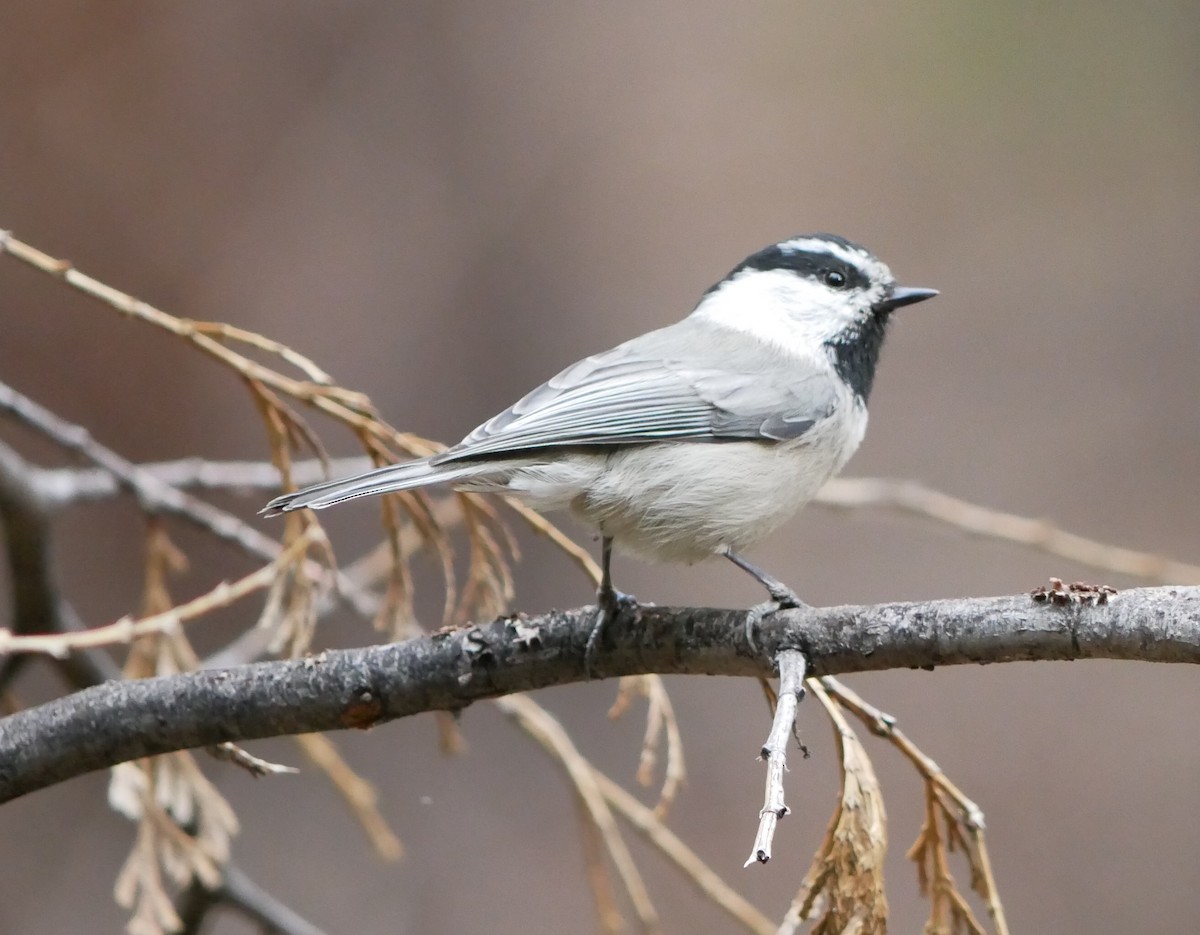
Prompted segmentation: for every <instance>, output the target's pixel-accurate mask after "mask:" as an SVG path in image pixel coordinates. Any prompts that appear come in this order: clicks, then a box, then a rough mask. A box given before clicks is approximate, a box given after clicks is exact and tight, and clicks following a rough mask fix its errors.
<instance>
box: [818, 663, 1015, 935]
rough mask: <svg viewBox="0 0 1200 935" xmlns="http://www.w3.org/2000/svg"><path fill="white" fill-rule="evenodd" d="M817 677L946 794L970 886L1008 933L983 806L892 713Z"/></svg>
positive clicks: (1002, 931)
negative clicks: (964, 846) (962, 841)
mask: <svg viewBox="0 0 1200 935" xmlns="http://www.w3.org/2000/svg"><path fill="white" fill-rule="evenodd" d="M820 681H821V684H822V685H823V686H824V687H825V688H826V689H827V690H828V691H829V692H830V693H831V694H833V695H834V696H835V697H836V698H837V700H838V703H839V704H841V705H842V706H843V707H845V708H846V709H847V710H849V711H850V712H851V713H853V714H854V715H855V716H856V717H857V718H858V719H859V720H861V721H862V722H863V723H864V724H866V725H867V726H868V727H869V728H870V729H871V731H872V733H874V734H876V735H877V736H879V737H883V738H885V739H886V740H888V741H889V742H890V743H891V744H892V745H893V746H894V747H896V749H897V750H899V751H900V752H901V753H902V754H904V756H905V757H906V758H907V759H908V761H909V762H910V763H912V765H913V767H914V768H915V769H916V770H917V773H918V774H920V776H921V778H923V779H924V780H925V782H926V784H927V786H929V787H931V788H933V789H936V790H937V791H938V792H939V793H940V795H942V796H945V797H947V798H949V799H950V800H951V801H952V802H953V803H954V805H955V806H957V809H958V813H959V821H960V823H961V824H962V826H963V827H964V828H965V829H966V832H967V837H968V839H969V842H970V846H969V849H968V853H967V859H968V861H969V862H970V864H971V876H972V886H973V887H974V889H975V890H976V891H977V892H978V893H979V894H980V896H982V897H983V901H984V903H985V904H986V905H987V909H988V914H989V915H990V916H991V917H992V925H993V926H994V928H995V930H996V933H997V935H1008V932H1009V929H1008V921H1007V919H1006V918H1005V915H1004V905H1003V903H1002V902H1001V901H1000V891H999V889H998V888H997V886H996V878H995V876H994V875H993V873H992V862H991V858H990V857H989V856H988V849H987V842H986V840H985V838H984V818H983V810H982V809H980V807H979V806H978V805H976V804H975V803H974V802H973V801H972V800H971V799H969V798H967V796H966V795H965V794H964V793H963V792H962V790H961V789H959V788H958V786H956V785H955V784H954V783H953V782H951V781H950V778H949V777H948V776H947V775H946V774H945V773H944V772H942V770H941V767H939V766H938V765H937V763H935V762H934V761H933V760H932V759H930V758H929V756H927V755H926V754H925V753H924V752H923V751H922V750H921V749H920V748H919V747H917V745H916V744H915V743H913V742H912V741H911V740H910V739H909V738H908V736H907V735H906V734H905V733H904V731H902V730H900V728H899V727H898V726H897V725H896V719H895V718H894V717H892V716H891V715H890V714H885V713H884V712H883V711H881V710H879V709H878V708H876V707H875V706H874V705H872V704H871V703H870V702H868V701H866V700H864V699H863V698H862V697H861V696H860V695H859V694H858V693H857V692H855V691H853V690H852V689H851V688H849V687H848V686H846V685H844V684H843V683H842V682H840V681H839V680H838V679H835V678H834V677H833V676H828V675H827V676H825V677H824V678H822V679H821V680H820ZM947 812H949V809H947Z"/></svg>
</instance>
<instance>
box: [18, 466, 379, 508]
mask: <svg viewBox="0 0 1200 935" xmlns="http://www.w3.org/2000/svg"><path fill="white" fill-rule="evenodd" d="M374 466H375V465H374V462H372V461H371V459H370V458H367V457H355V458H334V459H333V460H331V461H330V462H329V463H328V465H325V464H323V463H322V462H321V461H320V460H319V459H317V458H309V459H307V460H304V461H294V462H292V466H291V469H292V480H293V481H294V482H295V483H296V484H299V485H301V486H304V485H307V484H316V483H319V482H320V481H323V480H327V479H328V478H330V477H342V476H344V475H348V474H360V473H362V472H363V471H369V470H370V469H371V468H372V467H374ZM327 467H328V470H326V468H327ZM138 468H139V469H140V470H142V471H145V472H146V473H147V474H149V475H151V476H153V477H155V478H157V479H158V480H160V481H162V482H163V483H164V484H170V485H171V486H172V487H176V488H178V489H180V490H205V491H212V490H232V491H236V492H239V493H250V492H256V493H262V492H271V493H277V492H278V491H279V468H277V467H275V465H274V464H271V463H270V462H269V461H207V460H205V459H204V458H181V459H179V460H177V461H159V462H154V463H150V464H139V465H138ZM30 480H31V482H32V484H33V486H34V488H35V489H36V490H37V491H38V493H39V494H41V495H42V497H44V498H45V500H46V503H47V505H48V506H49V507H51V508H53V509H61V508H62V507H64V506H67V505H69V504H72V503H79V502H88V501H93V500H107V499H109V498H111V497H114V496H116V495H117V494H119V493H120V492H121V489H122V488H121V485H120V484H119V483H118V482H117V479H116V478H115V477H114V476H113V475H112V474H111V473H109V472H108V471H105V470H103V469H101V468H35V469H34V470H33V475H32V477H31V478H30Z"/></svg>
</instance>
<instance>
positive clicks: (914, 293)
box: [875, 286, 938, 312]
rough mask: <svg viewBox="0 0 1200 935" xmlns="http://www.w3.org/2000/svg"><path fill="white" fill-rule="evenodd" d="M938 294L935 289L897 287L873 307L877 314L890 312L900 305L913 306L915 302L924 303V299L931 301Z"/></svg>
mask: <svg viewBox="0 0 1200 935" xmlns="http://www.w3.org/2000/svg"><path fill="white" fill-rule="evenodd" d="M937 294H938V291H937V290H936V289H911V288H907V287H905V286H897V287H896V288H895V289H893V290H892V294H891V295H890V296H888V297H887V298H886V299H884V300H883V301H882V302H880V303H879V304H878V305H876V306H875V310H876V311H877V312H892V311H895V310H896V309H898V308H900V307H901V306H902V305H913V304H915V303H917V302H924V301H925V300H926V299H932V298H933V297H934V296H935V295H937Z"/></svg>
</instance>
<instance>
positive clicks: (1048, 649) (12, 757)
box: [0, 588, 1200, 802]
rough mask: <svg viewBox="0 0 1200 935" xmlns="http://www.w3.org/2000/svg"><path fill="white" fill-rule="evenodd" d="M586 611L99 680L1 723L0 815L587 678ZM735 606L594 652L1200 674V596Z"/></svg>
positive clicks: (693, 660) (691, 660)
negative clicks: (141, 772)
mask: <svg viewBox="0 0 1200 935" xmlns="http://www.w3.org/2000/svg"><path fill="white" fill-rule="evenodd" d="M594 616H595V608H594V607H581V608H577V609H575V610H570V611H557V612H553V613H549V614H546V615H544V616H542V617H530V618H524V619H521V618H505V619H500V620H496V621H493V622H491V623H488V624H482V625H478V626H470V627H464V628H462V629H459V630H453V631H450V632H442V633H437V634H433V635H430V636H424V637H419V638H416V639H412V640H407V641H405V642H403V643H392V644H388V645H384V646H371V647H365V648H360V649H348V650H330V651H329V652H326V653H323V654H321V655H320V656H316V657H310V658H308V659H302V660H286V661H278V662H262V663H256V664H253V665H247V666H238V667H235V668H230V669H218V670H205V671H201V672H195V673H187V674H185V675H178V676H163V677H158V678H149V679H138V680H135V681H126V682H116V683H107V684H104V685H100V686H96V687H94V688H90V689H86V690H84V691H81V692H78V693H76V694H74V695H70V696H68V697H65V698H59V699H56V700H54V701H51V702H48V703H46V704H44V705H41V706H39V707H36V708H30V709H28V710H25V711H20V712H18V713H16V714H13V715H10V716H9V717H7V718H5V719H3V720H0V802H3V801H7V800H9V799H12V798H16V797H17V796H19V795H24V794H25V793H27V792H32V791H34V790H35V789H41V788H45V787H46V786H49V785H52V784H54V783H56V782H61V781H63V780H65V779H69V778H71V777H73V776H78V775H81V774H83V773H86V772H89V771H90V770H94V769H100V768H103V767H106V766H112V765H114V764H116V763H120V762H123V761H125V760H130V759H135V758H137V757H143V756H152V755H154V754H157V753H166V752H168V751H171V750H180V749H184V748H189V747H200V746H208V745H210V744H216V743H222V742H224V741H234V742H237V741H240V740H250V739H254V738H261V737H271V736H279V735H283V734H297V733H307V732H311V731H326V730H337V729H340V728H346V727H367V726H370V725H372V724H375V723H379V722H382V721H387V720H390V719H393V718H398V717H407V716H410V715H413V714H418V713H421V712H424V711H439V710H446V711H454V710H460V709H462V708H464V707H466V706H468V705H470V704H471V703H473V702H475V701H478V700H480V699H483V698H494V697H498V696H501V695H507V694H511V693H513V692H519V691H528V690H532V689H536V688H546V687H549V686H552V685H565V684H568V683H572V682H581V681H584V680H586V678H587V676H586V674H585V671H584V650H585V647H586V644H587V640H588V635H589V634H590V632H591V628H592V624H593V622H594ZM744 623H745V613H744V612H743V611H733V610H717V609H704V608H669V607H642V608H640V613H639V615H638V616H637V619H636V620H634V619H632V618H631V617H629V616H628V615H622V616H620V617H619V618H618V619H617V620H615V621H614V622H613V624H612V625H611V627H610V630H609V633H608V634H607V636H606V639H605V646H604V655H605V659H604V671H605V672H608V673H610V674H611V675H613V676H620V675H640V674H645V673H647V672H658V673H680V674H682V673H690V674H708V675H746V676H761V675H767V674H769V671H770V669H769V663H768V661H767V660H768V659H771V658H773V656H774V655H775V654H777V653H778V652H779V651H780V650H781V649H784V648H789V647H794V646H804V647H805V648H806V655H807V656H808V658H809V660H810V664H811V666H812V669H813V674H814V675H816V676H821V675H834V674H842V673H847V672H863V671H879V670H883V669H895V668H932V667H934V666H939V665H962V664H966V663H990V662H1010V661H1015V660H1051V659H1059V660H1067V659H1100V658H1105V659H1130V660H1139V661H1143V662H1185V663H1193V664H1196V663H1200V588H1144V589H1138V590H1130V591H1124V592H1122V593H1121V594H1119V595H1117V596H1116V597H1113V598H1112V599H1110V600H1109V601H1108V602H1107V603H1104V604H1084V603H1078V604H1074V603H1073V604H1068V605H1065V606H1060V605H1057V604H1054V603H1050V602H1045V603H1038V602H1036V601H1034V600H1033V599H1032V598H1031V597H1030V596H1029V595H1017V596H1013V597H995V598H963V599H954V600H943V601H926V602H918V603H908V604H881V605H874V606H863V607H830V608H824V609H821V608H807V609H802V610H794V611H781V612H779V613H778V614H775V615H773V616H772V617H770V618H768V619H767V620H766V621H764V622H763V624H762V625H761V627H760V630H759V636H758V643H759V646H760V648H761V650H762V651H763V652H764V655H760V656H753V655H749V654H748V653H747V652H746V649H745V645H744V640H743V641H739V640H738V639H737V638H736V635H737V634H740V633H742V632H743V629H742V628H743V625H744Z"/></svg>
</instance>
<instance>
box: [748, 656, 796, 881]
mask: <svg viewBox="0 0 1200 935" xmlns="http://www.w3.org/2000/svg"><path fill="white" fill-rule="evenodd" d="M775 661H776V663H777V664H778V666H779V700H778V702H777V703H776V705H775V718H774V720H773V721H772V722H771V733H770V734H768V735H767V742H766V743H764V744H763V747H762V758H763V759H764V760H766V761H767V791H766V800H765V802H764V804H763V807H762V811H760V812H759V813H758V833H757V834H756V835H755V836H754V847H753V848H752V849H751V851H750V856H749V857H748V858H746V863H745V864H744V866H746V867H749V866H750V865H751V864H752V863H754V862H755V861H757V862H758V863H760V864H765V863H766V862H767V861H768V860H770V859H771V841H772V839H773V838H774V837H775V826H776V825H777V824H778V823H779V819H780V818H782V817H783V816H784V815H786V814H787V813H788V812H789V811H790V809H788V807H787V805H785V804H784V801H783V774H784V773H785V772H787V745H788V741H789V740H791V737H792V726H793V725H794V724H795V722H796V706H797V704H799V701H800V699H801V697H803V694H804V672H805V670H806V669H807V667H808V663H807V661H806V660H805V658H804V653H802V652H800V651H799V650H798V649H785V650H783V651H782V652H780V653H779V655H778V656H776V657H775Z"/></svg>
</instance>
